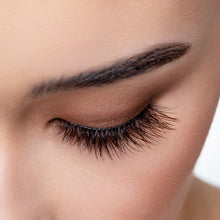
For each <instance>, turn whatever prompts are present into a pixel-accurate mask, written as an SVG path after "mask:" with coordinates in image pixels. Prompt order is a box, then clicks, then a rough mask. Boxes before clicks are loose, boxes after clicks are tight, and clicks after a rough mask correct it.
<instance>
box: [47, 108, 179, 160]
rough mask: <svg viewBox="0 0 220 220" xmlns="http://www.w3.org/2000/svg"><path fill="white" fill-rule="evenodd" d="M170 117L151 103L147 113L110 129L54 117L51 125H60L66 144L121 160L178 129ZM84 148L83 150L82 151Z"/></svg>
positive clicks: (142, 113) (163, 109)
mask: <svg viewBox="0 0 220 220" xmlns="http://www.w3.org/2000/svg"><path fill="white" fill-rule="evenodd" d="M176 120H177V119H176V118H173V117H170V116H168V115H167V112H165V108H164V107H159V106H157V105H154V104H148V106H147V107H146V108H144V110H143V111H142V112H141V113H140V114H139V115H137V116H136V117H135V118H133V119H131V120H129V121H128V122H126V123H124V124H121V125H118V126H115V127H109V128H92V127H86V126H83V125H78V124H74V123H71V122H69V121H66V120H64V119H61V118H54V119H51V120H50V121H49V123H54V122H56V123H58V127H59V132H58V133H59V134H63V141H67V142H68V143H70V144H77V145H78V146H79V147H83V146H84V147H85V148H87V149H88V150H89V152H92V151H94V152H95V155H96V158H98V157H99V156H100V157H102V156H103V151H105V152H106V153H107V154H108V156H109V157H110V158H111V159H113V158H112V153H114V154H115V155H116V156H118V157H120V156H121V155H122V153H127V152H128V151H130V152H133V151H139V149H143V147H144V146H145V145H147V146H148V147H149V148H150V149H151V147H150V146H149V145H153V144H154V143H153V141H154V140H155V139H156V138H159V137H160V138H163V134H164V133H165V131H166V130H174V128H173V124H172V123H171V122H174V121H176ZM80 149H81V148H80Z"/></svg>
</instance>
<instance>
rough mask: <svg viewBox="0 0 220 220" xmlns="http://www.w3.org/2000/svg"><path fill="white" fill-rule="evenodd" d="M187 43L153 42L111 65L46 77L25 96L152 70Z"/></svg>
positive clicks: (183, 51) (179, 53)
mask: <svg viewBox="0 0 220 220" xmlns="http://www.w3.org/2000/svg"><path fill="white" fill-rule="evenodd" d="M190 48H191V43H188V42H175V43H161V44H157V45H155V46H153V47H151V48H150V49H147V50H146V51H144V52H141V53H139V54H135V55H133V56H130V57H129V58H127V59H126V58H121V59H119V60H118V61H115V62H114V63H113V65H110V66H107V67H104V68H101V69H96V70H91V71H87V72H81V73H79V74H77V75H74V76H70V77H64V76H61V77H60V78H59V79H57V80H55V79H52V80H49V81H48V82H42V83H39V84H37V85H35V86H33V88H32V89H31V90H30V92H29V93H28V95H27V96H28V97H29V98H32V99H34V98H37V97H41V96H44V95H49V94H53V93H58V92H63V91H68V90H72V89H75V88H88V87H92V86H103V85H107V84H111V83H114V82H116V81H119V80H123V79H126V78H129V77H133V76H137V75H141V74H143V73H147V72H150V71H152V70H155V69H157V68H159V67H161V66H163V65H165V64H167V63H170V62H172V61H174V60H176V59H178V58H180V57H182V56H183V55H184V54H186V53H187V51H188V50H189V49H190Z"/></svg>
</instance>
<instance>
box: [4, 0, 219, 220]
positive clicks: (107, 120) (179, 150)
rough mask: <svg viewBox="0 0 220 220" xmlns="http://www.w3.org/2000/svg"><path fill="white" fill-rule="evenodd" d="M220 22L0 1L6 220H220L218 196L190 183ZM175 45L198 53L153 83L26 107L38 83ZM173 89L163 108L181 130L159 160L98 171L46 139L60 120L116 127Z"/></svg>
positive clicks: (151, 7) (165, 10)
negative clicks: (52, 121) (53, 123)
mask: <svg viewBox="0 0 220 220" xmlns="http://www.w3.org/2000/svg"><path fill="white" fill-rule="evenodd" d="M219 17H220V2H219V1H218V0H209V1H207V0H193V1H192V0H185V1H181V0H176V1H173V0H169V1H163V0H147V1H144V0H143V1H123V0H120V1H98V0H93V1H86V0H80V1H73V0H72V1H68V0H62V1H61V0H54V1H33V0H29V1H26V0H20V1H13V3H12V2H11V1H7V0H0V32H1V34H0V57H1V59H0V121H1V123H0V158H1V159H0V219H5V220H6V219H7V220H9V219H10V220H12V219H22V220H23V219H24V220H26V219H27V220H28V219H58V220H59V219H65V220H70V219H80V220H87V219H94V220H96V219H97V220H98V219H106V220H112V219H114V220H123V219H126V220H127V219H129V220H137V219H140V220H142V219H143V220H146V219H148V220H158V219H159V220H172V219H181V220H185V219H187V220H188V219H200V220H201V219H202V218H201V216H203V217H204V219H219V218H220V213H219V211H218V208H217V204H219V201H220V196H219V195H220V193H219V190H218V189H214V188H213V187H211V186H207V185H206V184H205V183H201V182H200V181H199V180H196V179H195V178H194V177H193V175H192V170H193V167H194V165H195V162H196V160H197V158H198V156H199V154H200V152H201V149H202V146H203V144H204V141H205V139H206V136H207V133H208V131H209V128H210V125H211V122H212V119H213V115H214V113H215V109H216V106H217V102H218V99H219V95H220V87H219V84H220V72H219V56H220V44H219V34H220V33H219V30H220V28H219V27H220V18H219ZM173 41H175V42H176V41H179V42H181V41H187V42H191V43H192V45H193V47H192V49H191V50H190V52H189V54H187V55H186V56H184V57H182V58H181V59H179V60H178V61H174V62H172V63H170V64H168V65H166V66H164V67H163V68H161V69H158V70H155V71H153V72H152V73H151V74H149V75H148V74H146V75H145V74H143V75H141V76H138V77H135V78H131V79H128V80H125V81H121V82H118V83H115V84H112V85H108V86H105V87H102V88H88V89H79V90H75V91H74V90H73V91H69V92H64V93H59V94H54V95H49V96H47V97H42V98H38V99H36V100H27V99H26V98H25V94H26V93H27V92H28V91H29V89H30V88H31V87H32V86H33V85H35V84H36V83H39V82H41V81H42V80H50V79H51V78H57V77H59V76H61V73H62V74H63V73H66V75H67V76H70V75H74V74H77V73H79V72H81V71H84V70H87V69H89V68H95V67H98V66H102V65H105V64H109V63H111V62H112V61H114V60H117V59H119V58H120V57H123V56H130V55H133V54H135V53H137V52H140V51H142V50H143V48H146V47H150V46H153V45H154V44H157V43H162V42H173ZM168 84H169V85H171V86H169V89H165V90H164V91H163V94H161V95H160V96H159V97H155V102H156V103H157V104H158V105H160V106H164V107H169V108H171V109H173V110H172V113H174V114H175V116H176V117H177V118H178V122H175V124H174V126H175V130H174V131H169V132H168V133H167V134H166V136H165V138H163V139H160V140H158V142H157V143H156V144H155V146H153V147H152V150H146V151H140V152H135V153H134V154H132V153H128V154H127V155H124V157H123V159H117V158H115V159H114V160H113V161H112V160H110V159H109V158H108V157H107V155H106V156H104V158H103V160H97V159H96V157H95V155H94V154H92V153H91V154H90V153H89V152H87V151H86V150H84V151H82V152H81V153H80V150H79V149H78V148H77V146H75V145H71V146H70V145H69V144H66V143H64V142H62V138H60V137H57V136H56V135H55V133H56V132H55V130H56V129H55V128H54V127H50V128H45V124H46V123H47V122H48V121H49V120H50V119H52V118H54V117H55V116H57V115H59V117H62V118H65V117H69V118H72V120H73V121H74V120H77V123H81V124H85V125H88V126H89V125H90V126H97V127H101V126H106V125H108V126H114V125H117V123H118V124H120V123H122V122H125V121H127V120H129V119H131V118H132V117H133V116H134V114H135V110H136V109H137V108H138V106H142V107H144V105H145V104H147V103H145V102H146V100H147V99H146V97H147V96H148V95H149V94H150V95H152V93H154V91H155V90H156V89H157V88H160V87H166V85H168ZM94 103H95V104H94ZM197 186H199V187H197ZM212 195H215V196H212ZM207 199H208V201H209V204H212V206H211V205H210V206H207V205H206V204H207ZM197 207H203V208H201V209H198V208H197ZM199 213H200V214H201V216H199ZM205 217H206V218H205Z"/></svg>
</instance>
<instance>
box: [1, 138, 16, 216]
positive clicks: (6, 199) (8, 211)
mask: <svg viewBox="0 0 220 220" xmlns="http://www.w3.org/2000/svg"><path fill="white" fill-rule="evenodd" d="M0 145H1V146H0V219H5V220H9V219H10V220H13V219H15V216H14V214H15V213H14V212H15V211H16V210H15V204H14V202H13V196H14V193H15V192H14V190H13V189H12V188H13V185H14V184H16V183H13V176H14V175H16V174H15V171H13V167H12V166H13V165H12V164H11V162H10V161H11V159H10V155H9V152H8V151H9V150H7V151H6V148H5V145H4V144H3V141H2V140H1V144H0ZM3 146H4V147H3Z"/></svg>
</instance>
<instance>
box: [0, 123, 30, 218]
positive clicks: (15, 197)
mask: <svg viewBox="0 0 220 220" xmlns="http://www.w3.org/2000/svg"><path fill="white" fill-rule="evenodd" d="M0 128H1V129H0V220H18V219H19V220H20V219H21V220H28V219H33V218H30V216H28V212H27V207H28V205H29V204H28V200H27V199H26V196H25V194H26V193H27V190H26V189H25V187H24V182H23V180H22V179H23V176H22V175H21V172H19V169H20V168H21V166H20V165H19V162H20V159H21V156H20V155H21V153H20V152H19V151H20V150H19V146H16V142H15V141H14V140H13V141H12V140H11V139H10V138H9V135H8V134H6V133H8V132H5V130H7V129H3V124H1V126H0ZM29 202H30V203H31V201H29Z"/></svg>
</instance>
